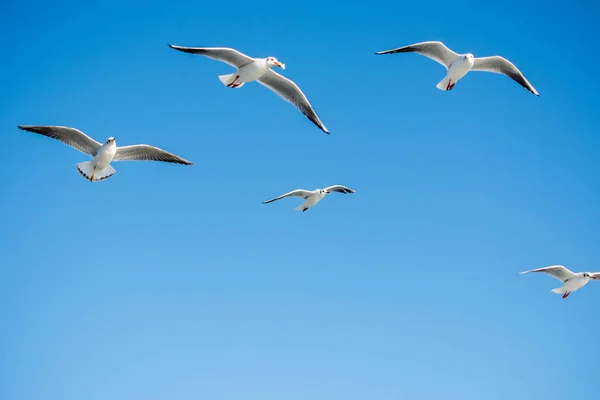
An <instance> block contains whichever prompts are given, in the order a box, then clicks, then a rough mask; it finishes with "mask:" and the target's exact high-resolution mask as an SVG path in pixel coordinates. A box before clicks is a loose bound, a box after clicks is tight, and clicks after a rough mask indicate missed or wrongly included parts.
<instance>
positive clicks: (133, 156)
mask: <svg viewBox="0 0 600 400" xmlns="http://www.w3.org/2000/svg"><path fill="white" fill-rule="evenodd" d="M113 161H163V162H170V163H176V164H185V165H192V163H191V162H190V161H188V160H186V159H184V158H181V157H179V156H176V155H175V154H173V153H169V152H168V151H165V150H163V149H159V148H158V147H154V146H149V145H147V144H134V145H132V146H123V147H117V153H116V154H115V157H114V158H113Z"/></svg>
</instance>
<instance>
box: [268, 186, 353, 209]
mask: <svg viewBox="0 0 600 400" xmlns="http://www.w3.org/2000/svg"><path fill="white" fill-rule="evenodd" d="M331 192H339V193H344V194H347V193H355V191H354V190H352V189H350V188H348V187H346V186H342V185H334V186H329V187H326V188H325V189H315V190H304V189H296V190H293V191H291V192H289V193H286V194H284V195H281V196H279V197H275V198H274V199H271V200H267V201H263V204H267V203H271V202H273V201H275V200H279V199H283V198H284V197H300V198H302V199H304V203H302V204H300V205H299V206H298V207H296V208H294V210H298V211H302V212H304V211H306V210H308V209H309V208H311V207H312V206H314V205H315V204H317V203H318V202H320V201H321V200H323V197H325V196H326V195H327V194H328V193H331Z"/></svg>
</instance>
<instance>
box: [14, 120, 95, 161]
mask: <svg viewBox="0 0 600 400" xmlns="http://www.w3.org/2000/svg"><path fill="white" fill-rule="evenodd" d="M17 127H18V128H19V129H21V130H23V131H29V132H33V133H37V134H40V135H43V136H47V137H50V138H52V139H56V140H60V141H61V142H63V143H64V144H66V145H68V146H71V147H73V148H75V149H77V150H79V151H81V152H82V153H85V154H88V155H90V156H92V157H94V156H95V155H96V153H98V149H100V147H102V145H101V144H100V143H98V142H96V141H95V140H94V139H92V138H91V137H89V136H88V135H86V134H85V133H83V132H81V131H80V130H79V129H75V128H69V127H67V126H37V125H18V126H17Z"/></svg>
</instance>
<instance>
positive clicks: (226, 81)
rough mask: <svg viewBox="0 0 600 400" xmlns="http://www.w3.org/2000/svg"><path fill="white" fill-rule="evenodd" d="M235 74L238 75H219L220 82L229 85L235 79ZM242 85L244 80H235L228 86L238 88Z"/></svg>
mask: <svg viewBox="0 0 600 400" xmlns="http://www.w3.org/2000/svg"><path fill="white" fill-rule="evenodd" d="M237 76H238V75H237V73H236V74H229V75H219V80H220V81H221V82H223V85H225V86H229V85H231V84H232V83H233V82H234V81H235V79H236V77H237ZM242 86H244V82H236V84H235V85H233V86H229V87H232V88H240V87H242Z"/></svg>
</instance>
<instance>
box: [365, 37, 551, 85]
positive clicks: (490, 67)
mask: <svg viewBox="0 0 600 400" xmlns="http://www.w3.org/2000/svg"><path fill="white" fill-rule="evenodd" d="M413 52H414V53H419V54H421V55H423V56H425V57H428V58H431V59H432V60H434V61H437V62H438V63H440V64H442V65H443V66H444V67H446V69H447V70H448V73H447V74H446V77H444V79H442V80H441V81H440V82H439V83H438V84H437V85H436V87H437V88H438V89H440V90H452V88H453V87H454V85H455V84H456V82H458V81H459V80H460V79H461V78H462V77H464V76H465V75H466V74H467V73H468V72H469V71H487V72H495V73H497V74H504V75H506V76H508V77H509V78H511V79H513V80H515V81H516V82H517V83H519V84H520V85H521V86H523V87H524V88H525V89H527V90H529V91H530V92H531V93H533V94H535V95H536V96H539V93H538V92H537V90H535V88H534V87H533V85H532V84H531V83H529V81H528V80H527V79H525V76H524V75H523V74H522V73H521V71H519V69H518V68H517V67H515V66H514V65H513V64H512V63H511V62H510V61H508V60H507V59H506V58H504V57H500V56H491V57H481V58H475V57H473V54H471V53H468V54H457V53H455V52H453V51H452V50H450V49H449V48H448V47H446V45H445V44H444V43H442V42H422V43H415V44H411V45H408V46H404V47H398V48H397V49H392V50H385V51H379V52H377V53H375V54H393V53H413Z"/></svg>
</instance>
